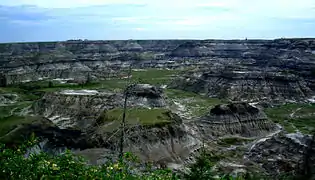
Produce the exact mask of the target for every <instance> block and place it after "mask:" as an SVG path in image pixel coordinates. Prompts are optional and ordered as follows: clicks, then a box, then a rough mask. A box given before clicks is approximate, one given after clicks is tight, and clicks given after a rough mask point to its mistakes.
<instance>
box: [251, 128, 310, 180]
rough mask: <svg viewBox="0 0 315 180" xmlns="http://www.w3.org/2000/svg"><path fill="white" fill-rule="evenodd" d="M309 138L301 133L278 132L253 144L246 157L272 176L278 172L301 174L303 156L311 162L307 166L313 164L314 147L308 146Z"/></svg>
mask: <svg viewBox="0 0 315 180" xmlns="http://www.w3.org/2000/svg"><path fill="white" fill-rule="evenodd" d="M311 140H312V138H311V136H308V135H303V134H301V133H291V134H284V133H280V134H278V135H276V136H273V137H270V138H265V139H263V140H262V141H259V142H258V143H257V144H254V145H253V146H252V147H251V149H250V151H249V152H248V154H247V155H246V158H249V159H251V160H253V161H254V162H256V163H258V164H260V165H261V166H262V167H263V168H264V169H265V170H266V171H267V172H268V173H270V174H272V175H274V176H275V175H279V174H280V173H286V174H290V173H291V174H303V173H304V172H303V171H305V169H304V168H303V167H304V163H305V162H304V161H305V158H308V159H309V161H308V162H310V163H311V164H309V165H308V166H309V167H311V168H313V167H314V166H315V164H314V162H315V161H314V159H315V156H314V155H315V148H314V145H312V147H309V145H310V141H311ZM308 149H310V150H311V152H310V153H309V154H308V155H307V154H305V153H306V152H307V150H308ZM275 169H276V170H278V172H277V171H275ZM313 170H314V169H313Z"/></svg>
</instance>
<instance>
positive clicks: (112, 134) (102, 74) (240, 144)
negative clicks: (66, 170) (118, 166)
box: [0, 39, 315, 177]
mask: <svg viewBox="0 0 315 180" xmlns="http://www.w3.org/2000/svg"><path fill="white" fill-rule="evenodd" d="M130 65H131V66H132V70H131V76H130V77H129V76H128V68H129V66H130ZM0 68H1V74H0V142H2V143H7V144H9V145H11V146H14V145H16V144H18V143H20V142H22V141H24V140H25V138H26V137H28V136H29V135H30V134H31V133H32V132H34V133H35V134H36V135H37V136H38V137H40V139H41V140H42V141H41V143H40V144H39V145H38V147H34V148H33V149H30V151H37V150H39V149H42V150H45V151H48V152H51V153H56V154H58V153H60V152H62V151H64V150H65V148H69V149H71V150H73V151H74V152H75V153H76V154H79V155H82V156H84V157H85V158H86V159H87V160H88V161H89V162H90V163H91V164H101V163H104V162H105V161H106V159H107V157H108V156H110V157H117V156H118V154H117V153H118V152H119V141H120V138H121V131H122V128H121V120H122V114H123V107H124V94H125V93H124V92H126V94H128V101H127V114H126V128H125V138H124V145H125V146H124V151H130V152H133V153H134V154H136V155H137V156H138V157H140V159H141V160H142V161H143V162H148V161H150V162H153V163H154V164H155V165H156V166H168V167H170V168H172V169H176V170H179V171H185V169H186V167H187V166H188V165H189V164H190V163H192V162H194V157H196V156H197V155H198V154H199V152H200V151H201V150H202V149H203V148H205V149H206V150H207V151H210V152H211V153H213V155H214V156H216V157H217V158H216V166H215V169H216V170H218V171H219V170H220V171H226V172H228V173H242V172H245V171H255V172H260V173H265V174H268V175H271V176H272V177H277V176H278V175H279V174H281V173H292V172H297V171H299V170H300V166H301V165H302V164H303V163H304V161H305V158H304V157H305V152H306V151H307V152H310V154H313V156H310V158H311V159H313V158H314V157H315V151H314V150H315V147H313V145H311V142H312V135H313V134H314V130H315V129H314V128H315V104H314V103H315V39H276V40H200V41H199V40H198V41H197V40H195V41H193V40H141V41H140V40H139V41H137V40H129V41H66V42H40V43H14V44H0ZM129 81H130V82H129ZM314 159H315V158H314ZM310 162H312V163H314V162H315V161H314V160H313V161H310ZM312 165H315V164H312Z"/></svg>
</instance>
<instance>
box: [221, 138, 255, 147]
mask: <svg viewBox="0 0 315 180" xmlns="http://www.w3.org/2000/svg"><path fill="white" fill-rule="evenodd" d="M250 141H253V139H249V138H243V137H223V138H220V139H219V141H218V144H219V145H241V144H243V143H248V142H250Z"/></svg>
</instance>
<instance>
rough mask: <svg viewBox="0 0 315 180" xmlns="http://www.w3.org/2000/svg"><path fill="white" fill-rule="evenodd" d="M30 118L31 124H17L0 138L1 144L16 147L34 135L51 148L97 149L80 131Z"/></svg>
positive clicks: (46, 120) (48, 121)
mask: <svg viewBox="0 0 315 180" xmlns="http://www.w3.org/2000/svg"><path fill="white" fill-rule="evenodd" d="M28 118H32V119H33V122H32V123H27V124H19V125H17V126H16V127H15V128H13V129H12V130H11V131H9V132H8V133H7V134H6V135H4V136H2V137H0V141H1V142H2V143H6V144H7V145H8V146H16V145H18V144H19V143H24V141H25V139H27V138H28V137H30V136H31V134H33V133H34V135H35V136H36V137H37V138H39V140H40V141H43V140H46V139H48V140H49V142H48V144H46V146H47V147H48V146H49V147H50V149H53V148H72V149H87V148H93V147H98V146H97V144H95V143H94V142H95V141H94V140H92V139H91V138H90V137H88V136H86V135H85V134H84V133H83V132H81V131H80V130H74V129H60V128H58V127H57V126H56V125H55V124H54V123H52V122H51V121H50V120H48V119H46V118H43V117H38V116H36V117H28Z"/></svg>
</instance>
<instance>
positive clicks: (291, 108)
mask: <svg viewBox="0 0 315 180" xmlns="http://www.w3.org/2000/svg"><path fill="white" fill-rule="evenodd" d="M298 109H299V110H298ZM265 112H266V114H267V116H268V117H269V118H270V119H271V120H273V121H274V122H276V123H279V124H281V125H283V126H284V128H285V129H286V130H287V131H288V132H295V130H297V129H298V130H300V131H301V132H303V133H311V131H312V130H313V129H315V104H286V105H282V106H278V107H274V108H267V109H265ZM293 112H295V113H294V116H293V117H290V115H291V114H292V113H293Z"/></svg>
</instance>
